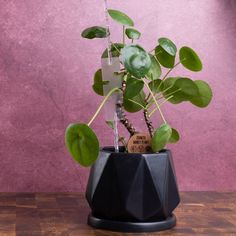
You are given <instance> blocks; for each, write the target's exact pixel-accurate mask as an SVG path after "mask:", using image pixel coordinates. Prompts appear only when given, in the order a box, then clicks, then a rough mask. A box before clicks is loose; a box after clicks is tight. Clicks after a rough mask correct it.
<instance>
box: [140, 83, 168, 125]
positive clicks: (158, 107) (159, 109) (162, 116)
mask: <svg viewBox="0 0 236 236" xmlns="http://www.w3.org/2000/svg"><path fill="white" fill-rule="evenodd" d="M143 82H144V84H145V86H146V87H147V89H148V91H149V92H150V94H151V96H152V98H153V100H154V102H155V104H156V106H157V109H158V111H159V113H160V115H161V118H162V120H163V121H164V123H167V122H166V119H165V117H164V115H163V113H162V111H161V108H160V106H159V104H158V102H157V100H156V98H155V96H154V94H153V93H152V90H151V89H150V88H149V86H148V84H147V82H146V81H145V80H144V79H143Z"/></svg>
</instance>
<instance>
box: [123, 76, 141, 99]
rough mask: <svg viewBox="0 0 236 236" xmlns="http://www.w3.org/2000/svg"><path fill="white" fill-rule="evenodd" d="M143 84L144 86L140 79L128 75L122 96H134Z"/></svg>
mask: <svg viewBox="0 0 236 236" xmlns="http://www.w3.org/2000/svg"><path fill="white" fill-rule="evenodd" d="M143 86H144V83H143V81H142V80H139V79H135V78H133V77H131V76H128V77H127V80H126V88H125V93H124V97H125V98H126V99H129V98H133V97H135V96H136V95H137V94H139V93H140V91H141V90H142V89H143Z"/></svg>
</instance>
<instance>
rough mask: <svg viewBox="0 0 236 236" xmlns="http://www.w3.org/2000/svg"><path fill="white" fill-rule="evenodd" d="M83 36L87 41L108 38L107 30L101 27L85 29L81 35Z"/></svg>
mask: <svg viewBox="0 0 236 236" xmlns="http://www.w3.org/2000/svg"><path fill="white" fill-rule="evenodd" d="M81 36H82V37H83V38H87V39H94V38H106V37H107V36H108V35H107V29H106V28H104V27H101V26H93V27H90V28H87V29H85V30H84V31H83V32H82V33H81Z"/></svg>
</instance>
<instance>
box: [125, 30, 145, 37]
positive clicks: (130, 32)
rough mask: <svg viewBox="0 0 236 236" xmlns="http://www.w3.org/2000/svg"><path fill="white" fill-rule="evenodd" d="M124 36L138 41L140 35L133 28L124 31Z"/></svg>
mask: <svg viewBox="0 0 236 236" xmlns="http://www.w3.org/2000/svg"><path fill="white" fill-rule="evenodd" d="M125 34H126V35H127V37H128V38H129V39H139V38H140V36H141V33H140V32H139V31H138V30H136V29H133V28H127V29H125Z"/></svg>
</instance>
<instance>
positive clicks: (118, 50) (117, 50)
mask: <svg viewBox="0 0 236 236" xmlns="http://www.w3.org/2000/svg"><path fill="white" fill-rule="evenodd" d="M111 43H112V42H111ZM112 46H113V47H114V48H115V49H116V51H117V52H118V53H119V54H120V50H119V49H118V48H117V47H116V45H115V44H114V43H112Z"/></svg>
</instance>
